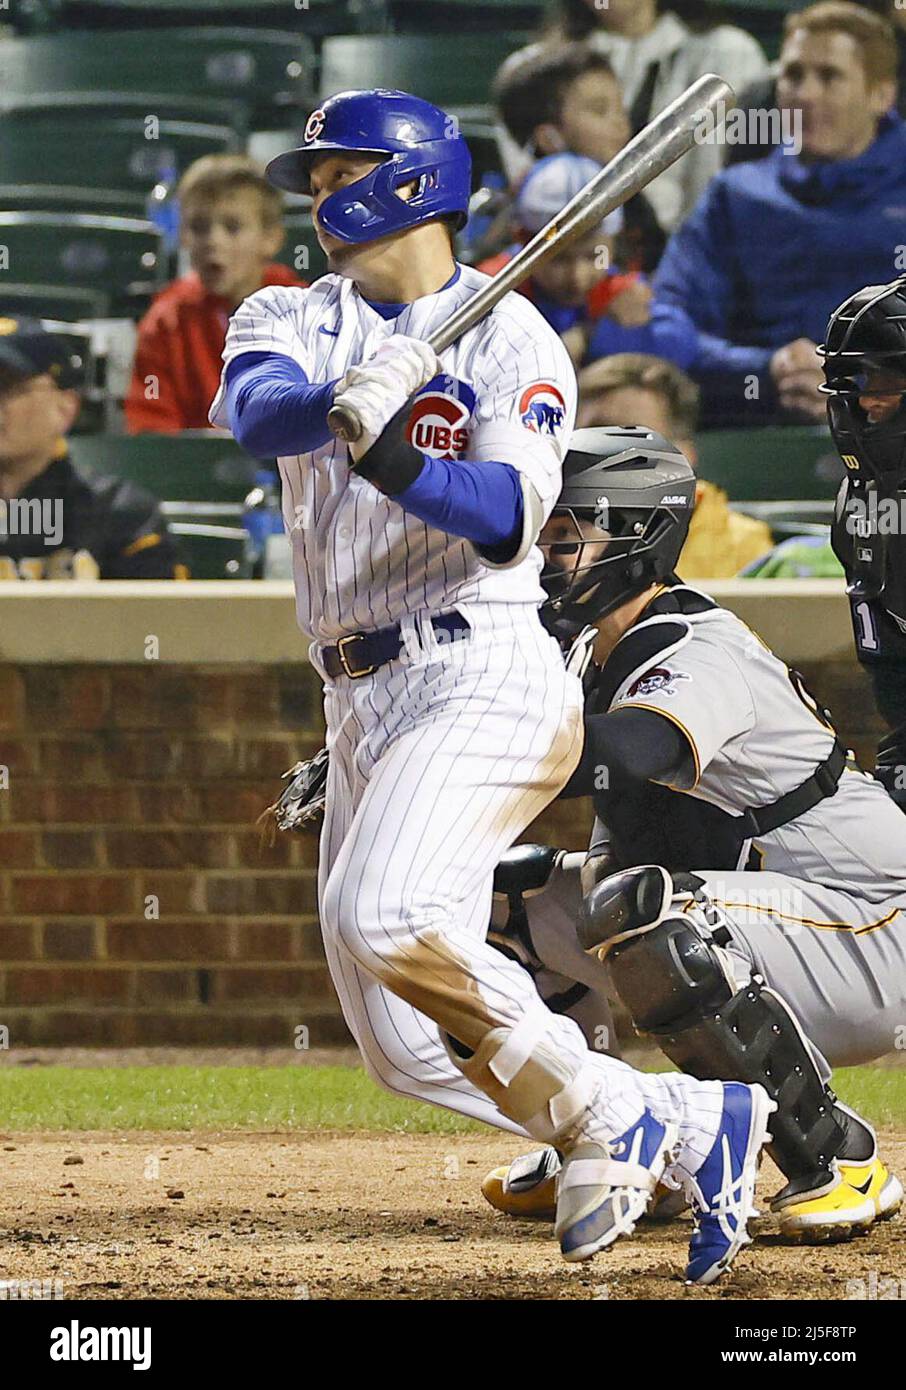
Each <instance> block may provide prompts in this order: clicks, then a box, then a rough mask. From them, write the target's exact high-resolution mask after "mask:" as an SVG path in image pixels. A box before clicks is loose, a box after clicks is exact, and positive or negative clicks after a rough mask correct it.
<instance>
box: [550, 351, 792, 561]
mask: <svg viewBox="0 0 906 1390" xmlns="http://www.w3.org/2000/svg"><path fill="white" fill-rule="evenodd" d="M698 408H699V392H698V387H697V386H696V385H695V383H694V381H691V380H690V378H689V377H688V376H686V374H685V372H682V371H680V369H679V368H678V367H675V366H674V365H673V364H672V363H671V362H665V361H662V360H661V359H660V358H658V357H648V356H645V355H643V354H642V353H624V354H622V355H619V356H616V357H607V358H604V359H602V360H601V361H600V362H595V363H593V364H592V365H591V366H590V367H586V368H585V370H584V371H582V372H580V373H579V413H578V418H577V420H576V424H577V426H578V428H580V429H587V428H591V427H592V426H597V425H644V426H645V427H646V428H647V429H651V430H657V432H658V433H659V434H662V435H663V436H664V437H665V439H671V440H672V441H673V442H674V444H676V445H677V446H678V447H679V448H680V449H681V450H682V452H683V453H684V454H685V455H686V458H687V459H688V460H689V462H690V463H691V464H692V466H693V468H694V467H695V465H696V462H697V460H698V452H697V450H696V447H695V431H696V429H697V427H698ZM771 546H772V539H771V532H770V529H769V528H768V527H767V526H766V525H765V524H764V522H763V521H757V520H755V519H754V518H753V517H749V516H745V515H744V514H743V513H742V512H736V511H733V510H732V508H731V507H730V506H729V504H728V501H727V494H726V493H725V492H724V491H723V489H722V488H719V487H717V486H716V485H715V484H714V483H709V482H707V481H706V480H705V479H704V478H699V479H698V482H697V484H696V500H695V511H694V512H693V514H692V522H691V525H690V527H689V535H688V537H687V539H686V544H685V545H684V546H683V552H682V555H681V556H680V563H679V566H678V573H679V575H680V577H681V578H682V579H685V580H688V581H690V582H691V581H692V580H696V579H729V578H731V577H732V576H733V575H736V574H738V573H739V571H740V570H741V569H743V568H744V566H746V565H748V564H751V562H752V561H753V560H756V559H758V558H759V557H760V556H762V555H766V554H767V553H768V551H769V550H770V549H771Z"/></svg>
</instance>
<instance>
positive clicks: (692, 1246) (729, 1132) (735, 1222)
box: [684, 1081, 777, 1284]
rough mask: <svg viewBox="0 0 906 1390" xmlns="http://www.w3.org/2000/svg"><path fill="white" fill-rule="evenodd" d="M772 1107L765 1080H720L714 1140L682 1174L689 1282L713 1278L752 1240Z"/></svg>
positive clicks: (699, 1282)
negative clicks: (690, 1223) (687, 1207)
mask: <svg viewBox="0 0 906 1390" xmlns="http://www.w3.org/2000/svg"><path fill="white" fill-rule="evenodd" d="M776 1109H777V1106H776V1103H775V1102H774V1101H772V1100H771V1099H770V1098H769V1096H768V1093H767V1091H766V1090H765V1089H764V1087H763V1086H742V1085H739V1084H738V1083H737V1082H735V1081H729V1082H724V1109H723V1114H722V1116H721V1120H720V1128H719V1130H718V1131H717V1138H716V1139H715V1141H714V1146H713V1148H712V1149H711V1152H710V1153H709V1154H708V1157H707V1158H706V1159H705V1161H704V1163H703V1164H702V1166H701V1167H700V1168H699V1170H698V1172H697V1173H696V1174H695V1176H694V1177H690V1176H688V1175H687V1176H686V1178H685V1179H684V1186H685V1188H686V1192H687V1194H688V1197H689V1200H690V1202H691V1203H692V1211H693V1215H694V1217H695V1232H694V1234H693V1236H692V1239H691V1241H690V1242H689V1263H688V1265H687V1266H686V1283H687V1284H713V1283H714V1281H715V1279H719V1278H720V1276H721V1275H722V1274H723V1273H724V1272H725V1270H728V1269H729V1268H730V1265H731V1264H732V1263H733V1261H734V1260H735V1258H736V1256H737V1255H738V1254H739V1252H740V1250H741V1249H742V1248H743V1246H744V1245H748V1244H749V1243H750V1242H751V1239H752V1238H751V1236H750V1235H749V1233H748V1230H747V1229H746V1223H747V1222H748V1220H749V1217H750V1216H757V1215H758V1213H757V1212H756V1210H755V1206H754V1197H755V1179H756V1177H757V1175H758V1155H759V1154H760V1153H761V1149H762V1146H763V1145H764V1144H765V1143H766V1142H767V1141H768V1140H769V1139H770V1134H769V1132H768V1120H769V1118H770V1116H771V1115H772V1113H773V1112H774V1111H775V1110H776Z"/></svg>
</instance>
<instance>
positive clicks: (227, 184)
mask: <svg viewBox="0 0 906 1390" xmlns="http://www.w3.org/2000/svg"><path fill="white" fill-rule="evenodd" d="M178 197H179V205H180V240H181V242H182V245H183V247H184V248H185V250H186V251H187V252H188V256H189V261H190V263H191V267H192V269H191V271H190V272H189V274H188V275H184V276H182V277H181V278H180V279H179V280H174V281H173V283H172V284H170V285H168V286H167V288H166V289H164V290H162V291H161V292H160V294H158V295H157V296H156V297H155V300H154V303H153V304H152V305H151V308H150V309H149V310H148V312H147V314H146V315H145V317H144V318H143V319H142V321H141V323H140V324H139V326H138V344H137V347H136V354H135V364H134V367H133V372H132V381H131V384H130V387H129V394H128V396H127V398H126V427H127V429H128V430H129V432H130V434H139V433H141V432H143V431H146V430H150V431H159V432H172V431H175V430H200V429H207V428H208V427H209V426H208V408H209V406H210V404H211V401H212V400H213V398H214V396H215V394H216V392H217V387H218V384H219V382H220V371H221V368H222V366H223V362H222V360H221V354H222V352H223V344H224V339H225V338H226V330H227V323H228V322H229V318H230V315H231V314H232V312H233V310H234V309H236V308H237V306H238V305H239V304H241V303H242V301H243V299H245V298H246V297H247V296H248V295H250V294H253V293H254V292H255V290H258V289H261V288H262V287H263V286H264V285H302V284H304V281H302V280H300V279H299V277H298V276H297V275H295V274H294V273H293V272H292V271H291V270H289V269H287V267H286V266H284V265H279V264H277V263H274V261H273V257H274V256H275V255H276V254H277V252H278V251H279V249H280V247H281V245H282V243H283V226H282V206H283V205H282V198H281V195H280V193H279V192H278V190H277V189H276V188H274V187H272V185H271V184H269V183H268V181H267V179H266V178H265V177H264V175H263V174H262V173H261V172H260V171H259V169H258V168H257V166H256V165H255V164H254V163H253V162H252V161H251V160H250V159H247V158H246V157H245V156H244V155H233V154H213V155H205V156H204V157H203V158H202V159H198V160H196V161H195V163H194V164H192V165H191V166H190V167H189V168H188V169H187V170H186V172H185V174H184V175H183V177H182V180H181V181H180V184H179V189H178Z"/></svg>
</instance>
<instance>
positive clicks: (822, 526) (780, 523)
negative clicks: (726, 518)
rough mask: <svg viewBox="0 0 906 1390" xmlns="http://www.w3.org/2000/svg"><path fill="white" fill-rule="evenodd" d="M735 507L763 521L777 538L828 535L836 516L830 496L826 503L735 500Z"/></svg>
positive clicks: (780, 539) (776, 539)
mask: <svg viewBox="0 0 906 1390" xmlns="http://www.w3.org/2000/svg"><path fill="white" fill-rule="evenodd" d="M733 507H734V510H736V511H739V512H745V514H746V516H752V517H756V518H757V520H758V521H764V522H765V523H766V524H767V525H768V526H770V528H771V534H772V535H773V537H774V539H775V541H782V540H786V539H787V537H789V536H818V535H821V536H826V535H827V534H828V531H829V528H830V524H831V521H832V519H833V515H834V504H833V502H832V501H831V500H830V499H829V498H828V500H827V501H824V502H734V503H733Z"/></svg>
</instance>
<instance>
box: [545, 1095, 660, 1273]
mask: <svg viewBox="0 0 906 1390" xmlns="http://www.w3.org/2000/svg"><path fill="white" fill-rule="evenodd" d="M678 1136H679V1131H678V1130H677V1127H676V1125H674V1124H670V1123H667V1124H664V1123H662V1122H661V1121H660V1120H657V1119H655V1117H654V1116H653V1115H652V1114H651V1111H650V1110H644V1111H643V1112H642V1114H641V1116H640V1118H639V1119H638V1120H636V1122H635V1124H633V1125H631V1126H630V1127H629V1129H627V1130H626V1132H625V1134H621V1135H619V1136H618V1137H617V1138H616V1139H605V1138H604V1137H603V1135H601V1134H600V1132H599V1126H597V1125H595V1124H594V1123H592V1124H589V1125H588V1126H586V1128H585V1129H584V1130H581V1131H580V1132H579V1135H578V1136H577V1138H576V1139H575V1140H574V1141H573V1142H572V1143H571V1144H570V1145H569V1147H568V1148H567V1150H566V1152H565V1153H564V1156H563V1167H562V1168H561V1170H560V1176H559V1178H558V1180H557V1221H556V1225H555V1227H554V1234H555V1235H556V1237H557V1239H558V1240H559V1242H560V1252H561V1254H562V1255H563V1258H564V1260H569V1261H570V1262H573V1261H578V1260H590V1259H591V1257H592V1256H593V1255H596V1254H597V1253H598V1251H599V1250H604V1249H605V1248H606V1247H607V1246H608V1245H612V1244H613V1243H614V1241H615V1240H618V1239H619V1238H620V1236H626V1235H631V1233H632V1232H633V1231H634V1230H635V1225H636V1222H637V1221H638V1220H639V1218H640V1217H641V1216H643V1215H644V1214H645V1211H646V1210H647V1208H648V1204H649V1202H650V1201H651V1198H652V1194H653V1193H654V1189H655V1188H656V1187H657V1184H658V1182H659V1180H660V1179H661V1177H662V1176H663V1174H664V1170H665V1169H666V1168H667V1166H668V1164H670V1163H672V1162H673V1161H674V1159H675V1157H676V1152H677V1148H678Z"/></svg>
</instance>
